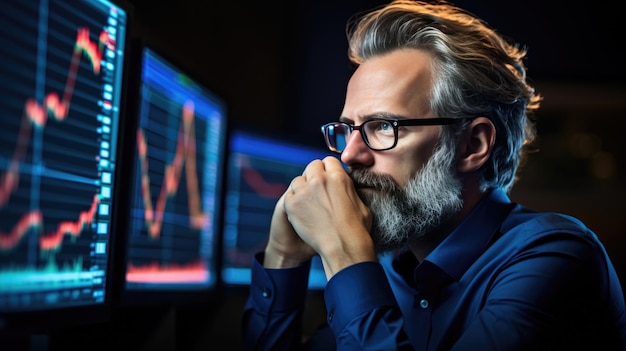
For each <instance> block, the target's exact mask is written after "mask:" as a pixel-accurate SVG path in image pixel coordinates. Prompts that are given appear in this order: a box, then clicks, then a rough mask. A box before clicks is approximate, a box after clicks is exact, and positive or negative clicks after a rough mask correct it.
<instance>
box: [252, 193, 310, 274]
mask: <svg viewBox="0 0 626 351" xmlns="http://www.w3.org/2000/svg"><path fill="white" fill-rule="evenodd" d="M290 191H291V190H290V189H287V192H286V193H288V192H290ZM286 193H285V194H286ZM285 194H283V195H282V196H281V197H280V199H279V200H278V202H277V203H276V206H275V208H274V214H273V215H272V224H271V227H270V236H269V240H268V243H267V246H266V247H265V258H264V260H263V266H264V267H265V268H289V267H295V266H297V265H299V264H301V263H302V262H305V261H307V260H309V259H311V258H312V257H313V255H315V251H314V250H313V249H312V248H311V247H310V246H309V245H307V244H306V243H305V242H304V241H302V239H300V237H299V236H298V234H296V232H295V231H294V229H293V227H292V226H291V223H289V221H288V220H287V214H286V213H285V205H284V201H285Z"/></svg>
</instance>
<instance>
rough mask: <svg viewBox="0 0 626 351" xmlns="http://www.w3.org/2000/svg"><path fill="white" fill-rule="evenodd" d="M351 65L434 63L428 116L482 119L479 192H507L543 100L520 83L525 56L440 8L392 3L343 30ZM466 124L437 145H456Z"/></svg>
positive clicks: (449, 8) (471, 19)
mask: <svg viewBox="0 0 626 351" xmlns="http://www.w3.org/2000/svg"><path fill="white" fill-rule="evenodd" d="M347 35H348V41H349V53H348V54H349V58H350V60H351V61H352V62H354V63H356V64H361V63H363V62H364V61H367V60H368V59H370V58H372V57H376V56H381V55H384V54H385V53H388V52H391V51H394V50H397V49H403V48H413V49H419V50H424V51H426V52H429V53H430V54H431V55H432V56H433V57H434V68H433V75H434V77H433V78H434V79H433V82H434V83H433V88H432V91H431V92H430V104H431V106H430V107H431V109H432V110H433V111H434V112H435V113H436V114H437V115H438V116H440V117H455V118H463V117H478V116H485V117H488V118H489V119H490V120H491V121H492V123H493V124H494V125H495V128H496V142H495V145H494V149H493V152H492V155H491V157H490V159H489V161H488V162H487V163H486V164H485V165H484V166H483V168H482V170H481V181H480V188H481V190H483V191H484V190H487V189H490V188H494V187H502V188H503V189H505V190H506V191H507V192H508V191H510V189H511V188H512V186H513V184H514V183H515V181H516V180H517V172H518V167H519V166H520V164H521V163H522V161H523V160H524V159H525V156H526V153H527V151H528V150H527V147H528V146H529V145H530V144H532V142H533V141H534V139H535V136H536V134H535V125H534V121H533V120H532V119H531V118H530V116H531V115H532V113H533V112H534V111H535V110H536V109H537V108H539V104H540V101H541V96H540V95H539V94H535V90H534V88H533V87H531V86H530V85H529V84H528V83H527V82H526V67H525V66H524V64H523V62H522V59H523V58H524V56H525V55H526V49H525V48H521V47H520V46H519V45H518V44H512V43H510V42H509V41H507V39H506V38H505V37H503V36H501V35H500V34H498V33H497V32H496V31H495V30H494V29H492V28H490V27H489V26H488V24H487V23H486V22H484V21H483V20H481V19H479V18H478V17H476V16H474V15H472V14H471V13H469V12H467V11H465V10H462V9H460V8H458V7H455V6H454V5H452V4H449V3H446V2H444V1H442V2H438V3H427V2H421V1H410V0H396V1H393V2H391V3H389V4H387V5H386V6H382V7H380V8H377V9H375V10H374V11H372V12H369V13H364V14H361V15H360V16H357V17H355V18H353V19H352V21H350V22H349V23H348V27H347ZM468 124H469V122H466V123H460V124H459V125H451V126H446V127H445V128H444V131H443V133H442V140H441V142H444V143H454V145H456V141H457V137H458V135H460V133H461V132H462V131H463V129H464V128H466V127H467V125H468Z"/></svg>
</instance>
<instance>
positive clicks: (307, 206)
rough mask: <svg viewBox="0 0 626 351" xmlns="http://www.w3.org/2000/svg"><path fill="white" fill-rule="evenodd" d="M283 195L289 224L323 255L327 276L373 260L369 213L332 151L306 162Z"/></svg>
mask: <svg viewBox="0 0 626 351" xmlns="http://www.w3.org/2000/svg"><path fill="white" fill-rule="evenodd" d="M281 200H282V201H284V208H285V212H286V214H287V217H288V219H289V223H291V226H292V227H293V230H295V232H296V233H297V234H298V236H299V237H300V238H302V240H303V242H305V243H307V244H308V245H310V247H311V248H313V249H314V250H315V251H316V252H317V253H318V254H319V255H320V257H321V258H322V263H323V264H324V270H325V271H326V277H327V278H328V279H330V277H332V276H333V275H334V274H335V273H337V272H338V271H339V270H341V269H343V268H345V267H347V266H349V265H352V264H355V263H359V262H364V261H375V260H376V253H375V251H374V243H373V241H372V238H371V236H370V234H369V231H370V229H371V226H372V214H371V212H370V210H369V208H368V207H367V206H365V204H364V203H363V202H362V201H361V199H360V198H359V196H358V194H357V193H356V190H355V188H354V184H353V182H352V179H350V176H349V175H348V174H347V172H346V171H345V170H344V169H343V166H342V165H341V162H340V161H339V160H338V159H337V158H336V157H331V156H329V157H326V158H324V160H315V161H312V162H311V163H309V165H308V166H307V167H306V169H305V170H304V172H303V174H302V175H301V176H299V177H296V178H294V179H293V181H292V182H291V185H290V186H289V189H288V190H287V192H286V193H285V194H284V195H283V198H282V199H281ZM298 251H300V252H303V251H304V250H298Z"/></svg>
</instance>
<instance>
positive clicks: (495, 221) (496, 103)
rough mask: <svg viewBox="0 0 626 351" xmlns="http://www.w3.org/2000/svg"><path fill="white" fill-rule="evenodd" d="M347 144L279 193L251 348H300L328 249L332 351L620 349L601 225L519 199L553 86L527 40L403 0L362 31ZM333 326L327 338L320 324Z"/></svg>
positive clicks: (329, 134)
mask: <svg viewBox="0 0 626 351" xmlns="http://www.w3.org/2000/svg"><path fill="white" fill-rule="evenodd" d="M349 29H350V31H349V43H350V58H351V60H352V61H353V62H355V63H356V64H357V65H358V67H357V69H356V70H355V72H354V74H353V76H352V77H351V79H350V81H349V83H348V87H347V92H346V100H345V104H344V108H343V112H342V114H341V118H340V121H339V122H333V123H329V124H326V125H324V126H323V127H322V132H323V133H324V137H325V138H326V142H327V144H328V146H329V148H330V149H331V150H333V151H336V152H338V153H340V154H341V161H342V162H343V163H344V164H345V165H347V166H348V172H346V171H345V170H344V168H343V165H342V164H341V162H339V160H338V159H336V158H333V157H327V158H325V159H323V160H314V161H312V162H311V163H310V164H309V165H308V166H307V167H306V168H305V170H304V172H303V173H302V175H301V176H298V177H296V178H295V179H293V181H292V182H291V184H290V186H289V189H288V190H287V191H286V192H285V193H284V194H283V196H282V197H281V198H280V200H279V201H278V203H277V204H276V207H275V210H274V215H273V218H272V223H271V229H270V233H269V239H268V243H267V246H266V248H265V251H264V252H263V253H259V254H258V255H257V256H256V262H255V264H254V268H253V276H252V286H251V291H250V297H249V299H248V303H247V304H246V307H245V311H244V314H243V320H242V322H243V336H244V346H245V349H258V350H289V349H296V348H298V347H299V346H301V345H300V344H301V325H300V324H301V317H302V311H303V307H304V298H305V295H306V288H307V279H308V269H309V265H310V260H311V258H312V256H313V255H316V254H318V255H320V258H321V260H322V263H323V265H324V270H325V272H326V276H327V278H328V283H327V286H326V289H325V292H324V298H325V303H326V307H327V322H328V329H327V330H326V334H323V335H325V337H323V338H320V337H314V338H313V339H312V340H311V341H309V343H307V344H306V345H307V346H309V347H312V346H316V347H318V346H319V344H320V343H322V344H324V346H323V347H321V348H320V349H323V350H328V349H333V348H337V349H339V350H397V349H402V350H413V349H414V350H570V349H598V348H602V349H603V350H623V349H624V348H625V345H626V343H625V340H626V314H625V307H624V296H623V293H622V290H621V285H620V282H619V280H618V277H617V275H616V272H615V270H614V267H613V265H612V263H611V261H610V259H609V257H608V255H607V253H606V251H605V249H604V247H603V245H602V244H601V243H600V241H599V240H598V238H597V237H596V235H595V234H594V233H593V232H591V231H590V230H589V229H588V228H587V227H586V226H585V225H584V224H583V223H581V222H580V221H578V220H577V219H575V218H571V217H569V216H566V215H561V214H556V213H535V212H532V211H530V210H528V209H526V208H524V207H522V206H521V205H518V204H515V203H512V202H511V201H510V199H509V197H508V195H507V193H508V192H509V191H510V190H511V187H512V186H513V184H514V182H515V180H516V174H517V170H518V166H519V164H520V160H521V158H522V157H523V156H524V152H525V151H526V149H525V147H526V146H527V145H529V144H530V143H531V142H532V140H533V137H534V125H533V121H532V120H531V119H530V115H531V114H532V113H533V112H534V111H535V110H536V109H537V108H538V107H539V103H540V100H541V97H540V95H539V94H536V93H535V91H534V89H533V88H532V87H531V86H530V85H529V84H528V83H527V82H526V77H525V66H524V65H523V63H522V59H523V57H524V56H525V50H524V49H522V48H520V47H519V46H517V45H514V44H511V43H508V42H507V41H505V39H503V38H502V37H500V36H499V35H498V34H497V33H496V32H495V31H494V30H492V29H491V28H489V27H488V25H487V24H486V23H485V22H483V21H481V20H480V19H478V18H476V17H474V16H472V15H471V14H469V13H467V12H464V11H463V10H461V9H459V8H457V7H454V6H453V5H452V4H448V3H424V2H413V1H403V0H400V1H396V2H392V3H390V4H388V5H387V6H384V7H381V8H379V9H376V10H374V11H372V12H370V13H368V14H365V15H363V16H362V17H361V18H360V19H359V21H358V22H355V23H354V25H351V26H350V27H349ZM320 332H321V331H320Z"/></svg>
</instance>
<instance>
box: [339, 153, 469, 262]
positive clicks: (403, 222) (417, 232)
mask: <svg viewBox="0 0 626 351" xmlns="http://www.w3.org/2000/svg"><path fill="white" fill-rule="evenodd" d="M454 160H455V158H454V150H453V148H448V147H445V145H443V146H442V145H440V146H439V147H437V148H436V150H435V151H434V152H433V156H432V157H431V158H430V160H429V161H428V162H427V163H426V165H425V166H424V167H423V168H422V169H421V170H420V171H419V172H418V173H417V174H416V175H415V176H414V177H413V178H411V179H410V180H409V182H408V184H407V185H406V187H405V188H402V187H401V186H400V185H398V184H397V183H396V182H395V181H394V180H393V178H391V177H390V176H389V175H384V174H374V173H371V172H369V171H367V170H365V169H349V170H348V173H349V174H350V177H351V178H352V180H353V181H354V184H355V187H356V189H357V193H358V194H359V197H360V198H361V200H362V201H363V202H364V203H365V205H367V206H368V207H369V208H370V210H371V211H372V214H373V218H374V220H373V223H372V229H371V232H370V234H371V236H372V239H373V240H374V245H375V248H376V251H377V252H379V253H382V252H389V251H394V250H398V249H404V248H407V247H408V245H409V244H411V243H414V242H417V241H420V240H430V239H434V236H436V235H437V234H436V232H437V229H438V228H440V227H441V225H442V224H443V223H444V222H445V221H447V220H449V219H451V218H453V217H454V216H455V215H457V214H458V213H459V211H460V210H461V207H462V205H463V201H462V200H461V187H462V185H461V182H460V181H459V179H458V178H457V176H456V172H455V167H454ZM360 186H366V187H370V188H374V189H375V190H373V191H372V190H368V191H360V190H359V187H360Z"/></svg>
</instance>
